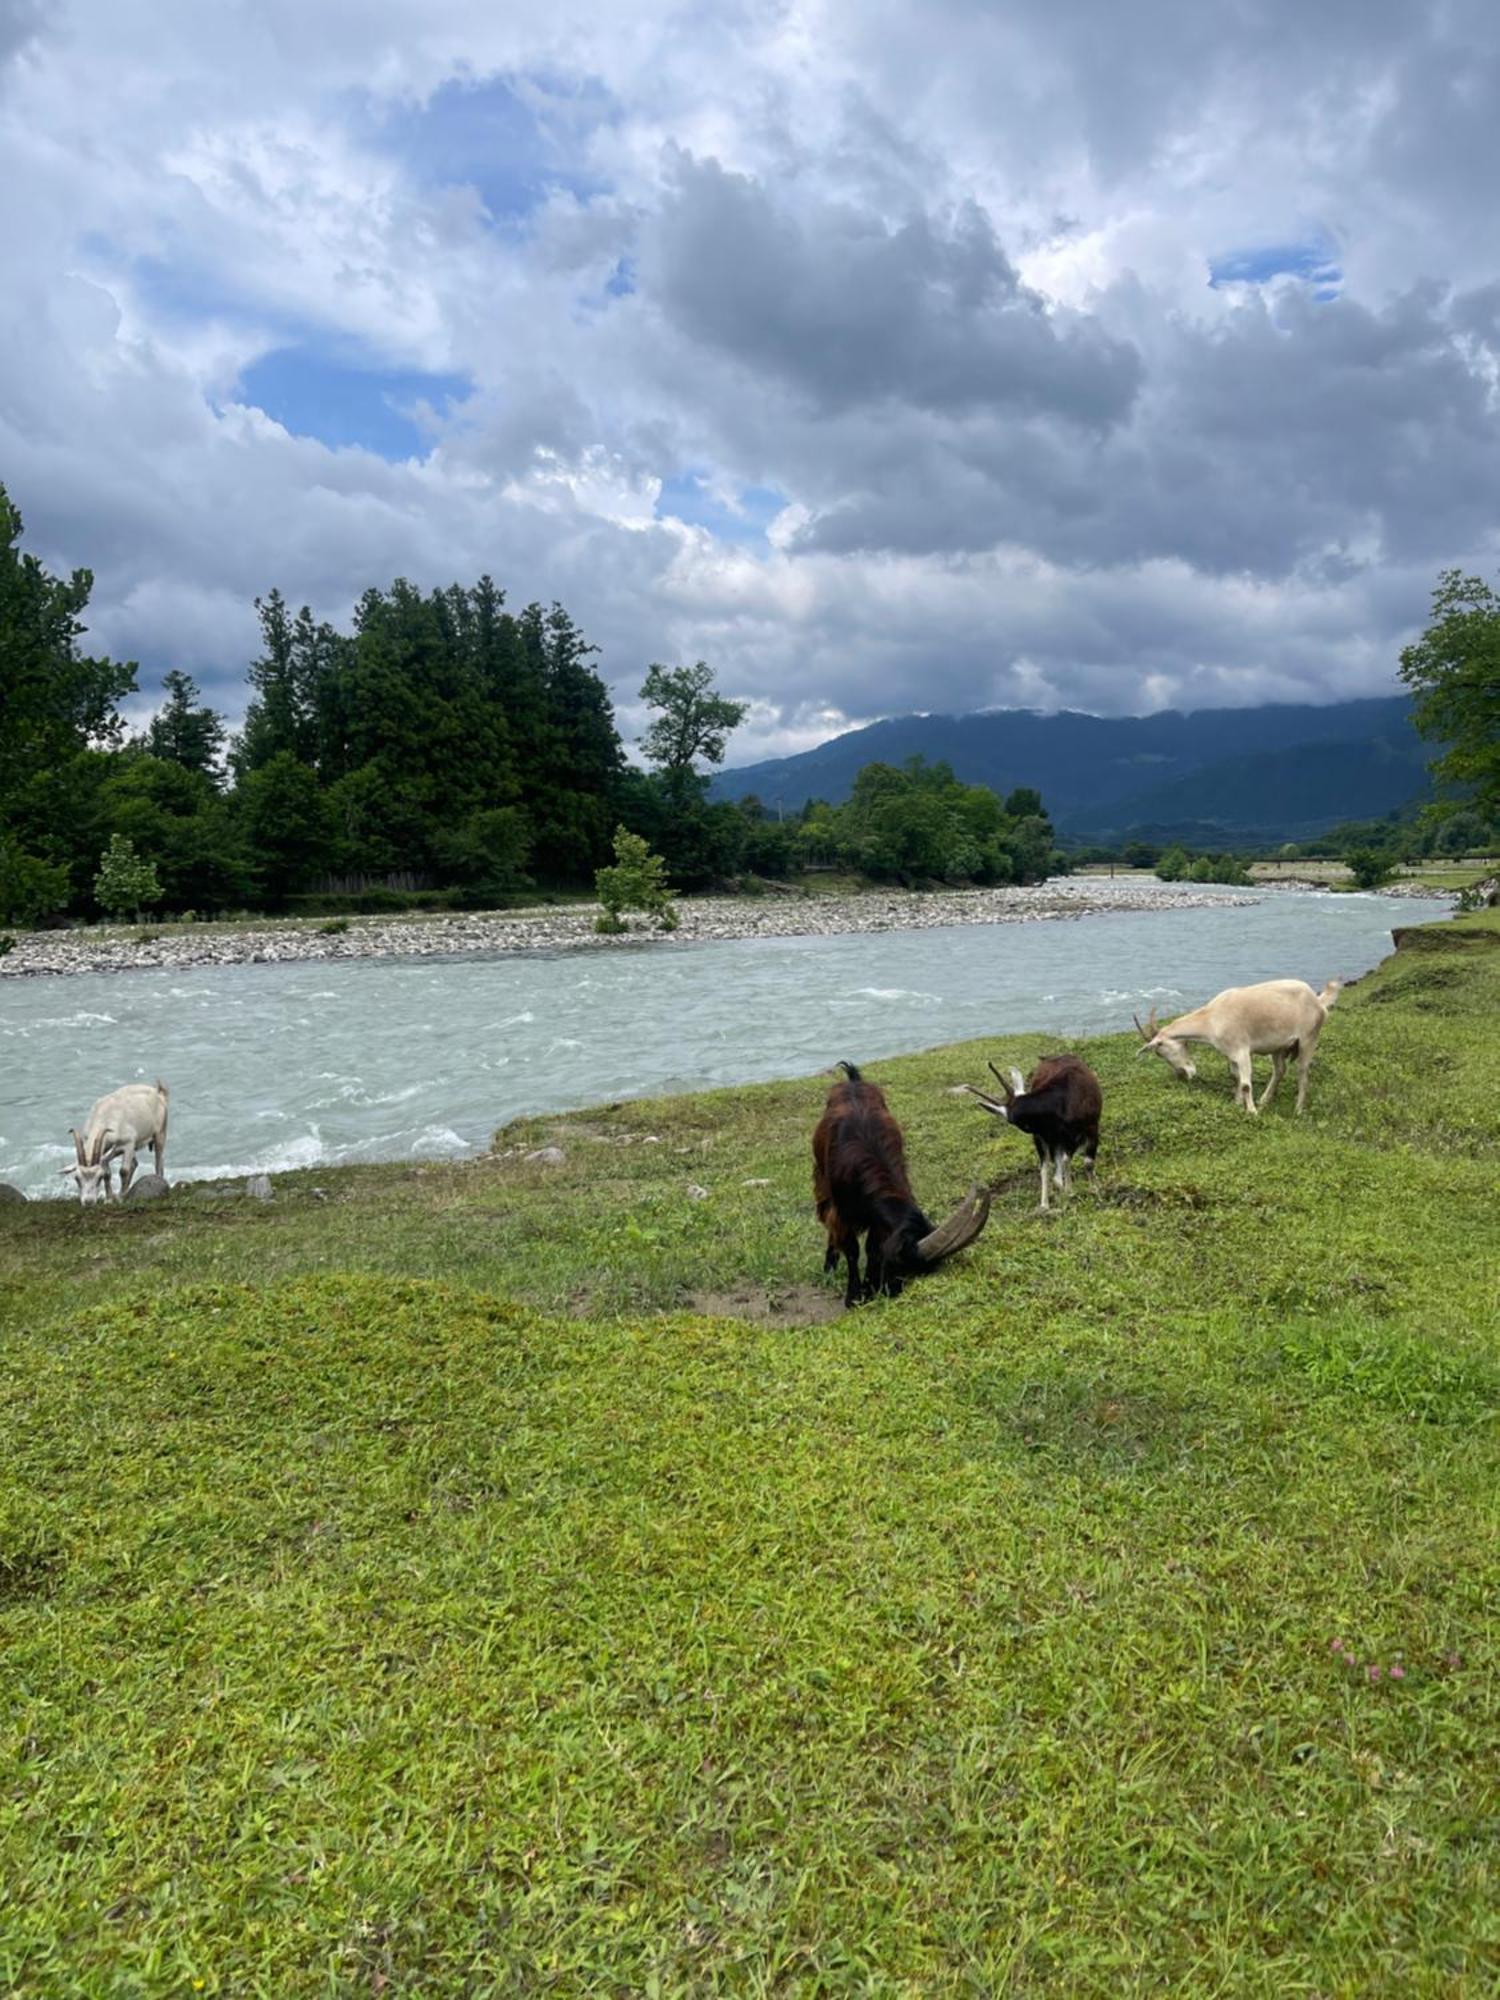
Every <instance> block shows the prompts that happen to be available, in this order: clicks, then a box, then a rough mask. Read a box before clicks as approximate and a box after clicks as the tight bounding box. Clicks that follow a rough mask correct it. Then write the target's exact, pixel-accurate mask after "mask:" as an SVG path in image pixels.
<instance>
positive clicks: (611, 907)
mask: <svg viewBox="0 0 1500 2000" xmlns="http://www.w3.org/2000/svg"><path fill="white" fill-rule="evenodd" d="M666 869H667V864H666V862H665V861H663V859H662V858H661V856H660V855H659V854H653V853H652V852H651V850H650V848H649V847H647V845H646V843H645V841H644V840H642V838H641V836H640V835H639V834H638V833H631V832H629V831H628V830H627V829H626V828H625V827H623V826H618V827H616V828H615V865H614V867H613V868H601V869H600V870H599V872H598V874H597V875H596V876H595V877H594V886H595V889H596V890H597V892H598V896H599V901H600V902H601V903H602V904H603V905H604V912H603V915H602V916H601V917H600V918H599V919H598V921H597V922H596V923H595V925H594V928H595V930H596V931H598V932H600V933H601V935H603V936H605V937H616V936H618V935H619V933H620V932H621V931H623V930H624V929H625V928H626V924H625V920H624V916H623V914H622V912H624V911H625V910H640V911H642V912H643V913H644V914H645V915H646V916H648V917H650V918H651V919H652V921H653V922H654V923H655V925H656V927H657V929H658V930H663V931H675V930H676V928H677V912H676V910H675V909H674V908H673V906H672V894H671V891H670V890H669V889H668V887H667V882H666Z"/></svg>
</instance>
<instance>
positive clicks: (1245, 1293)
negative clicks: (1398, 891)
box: [0, 918, 1500, 1996]
mask: <svg viewBox="0 0 1500 2000" xmlns="http://www.w3.org/2000/svg"><path fill="white" fill-rule="evenodd" d="M1424 940H1425V948H1424V949H1421V950H1414V951H1412V952H1410V953H1405V952H1403V953H1401V954H1398V955H1397V956H1396V957H1395V958H1393V959H1392V960H1390V961H1388V962H1387V964H1386V965H1385V966H1384V967H1383V968H1381V970H1380V971H1379V972H1377V973H1375V974H1374V975H1372V976H1371V977H1370V978H1368V979H1367V980H1365V981H1363V982H1361V983H1360V984H1359V986H1358V987H1356V988H1355V989H1353V990H1352V991H1351V992H1349V993H1348V994H1347V995H1346V996H1345V997H1344V999H1342V1000H1341V1002H1340V1004H1339V1008H1338V1010H1337V1012H1336V1013H1335V1015H1334V1017H1333V1020H1332V1022H1331V1023H1330V1026H1329V1029H1328V1031H1327V1033H1326V1034H1325V1036H1324V1038H1323V1042H1322V1046H1321V1049H1320V1053H1319V1057H1318V1061H1317V1064H1316V1066H1315V1068H1314V1072H1313V1084H1312V1101H1311V1106H1310V1109H1309V1113H1308V1115H1307V1116H1306V1117H1305V1118H1303V1119H1301V1120H1296V1119H1294V1118H1293V1117H1292V1115H1291V1102H1290V1092H1288V1093H1287V1094H1286V1097H1285V1100H1284V1101H1283V1102H1282V1103H1281V1104H1279V1105H1278V1106H1277V1107H1276V1108H1275V1110H1274V1111H1273V1112H1271V1113H1269V1114H1268V1115H1267V1116H1266V1117H1264V1118H1262V1119H1261V1120H1259V1121H1257V1122H1252V1121H1249V1120H1246V1119H1244V1118H1243V1117H1242V1116H1241V1115H1240V1114H1238V1113H1237V1112H1236V1110H1235V1108H1234V1106H1233V1103H1232V1101H1231V1098H1230V1095H1229V1088H1228V1082H1227V1078H1226V1076H1225V1073H1224V1070H1223V1067H1222V1065H1219V1064H1218V1063H1216V1062H1215V1060H1214V1059H1213V1058H1212V1057H1210V1058H1209V1059H1208V1060H1207V1062H1206V1063H1205V1065H1204V1070H1205V1076H1204V1079H1203V1080H1202V1081H1200V1083H1199V1084H1197V1085H1196V1086H1186V1085H1182V1084H1179V1083H1178V1082H1176V1081H1175V1080H1174V1079H1173V1078H1172V1077H1171V1076H1170V1075H1169V1074H1168V1073H1167V1071H1166V1070H1165V1068H1164V1067H1163V1066H1161V1065H1159V1064H1156V1063H1151V1062H1139V1061H1137V1060H1136V1059H1135V1055H1134V1049H1133V1046H1132V1041H1127V1040H1125V1039H1123V1038H1114V1039H1110V1040H1106V1041H1101V1042H1098V1043H1095V1044H1093V1045H1091V1047H1090V1051H1089V1053H1090V1055H1091V1059H1093V1060H1094V1061H1095V1062H1096V1066H1097V1067H1098V1069H1099V1071H1100V1073H1101V1076H1102V1077H1103V1080H1104V1084H1105V1091H1106V1118H1105V1136H1104V1146H1103V1150H1102V1154H1101V1167H1100V1173H1099V1186H1098V1188H1097V1189H1096V1190H1093V1191H1089V1190H1084V1191H1082V1192H1080V1193H1079V1195H1078V1196H1077V1197H1076V1198H1075V1201H1074V1204H1073V1206H1072V1208H1071V1209H1070V1210H1069V1211H1068V1212H1067V1213H1066V1214H1064V1215H1062V1216H1060V1217H1054V1218H1051V1219H1044V1218H1040V1217H1038V1216H1037V1215H1036V1213H1035V1208H1034V1205H1035V1190H1036V1181H1035V1174H1034V1172H1033V1170H1032V1167H1031V1164H1030V1149H1029V1147H1026V1146H1025V1145H1024V1143H1023V1142H1021V1141H1019V1140H1017V1139H1016V1138H1015V1137H1014V1135H1007V1134H1004V1133H999V1134H998V1135H997V1134H996V1133H995V1131H994V1129H993V1127H992V1126H991V1125H990V1124H989V1122H988V1121H986V1120H984V1119H983V1117H982V1115H981V1114H980V1113H978V1112H977V1111H975V1110H973V1109H971V1108H969V1107H967V1106H966V1104H965V1102H964V1101H963V1100H962V1099H961V1098H956V1097H953V1096H951V1095H949V1094H948V1090H949V1087H950V1086H951V1085H952V1084H954V1083H956V1082H958V1081H961V1080H963V1079H965V1078H974V1079H977V1078H978V1077H979V1076H980V1075H981V1074H982V1073H983V1059H984V1058H985V1057H987V1056H991V1055H993V1056H995V1057H996V1059H997V1060H998V1059H1001V1058H1002V1057H1003V1058H1005V1059H1007V1060H1017V1061H1021V1062H1026V1061H1028V1060H1030V1059H1032V1058H1034V1057H1035V1055H1036V1054H1037V1053H1038V1052H1039V1050H1040V1048H1041V1047H1042V1046H1043V1044H1042V1043H1041V1042H1040V1041H1039V1039H1038V1038H1036V1037H1032V1036H1028V1037H1025V1038H1011V1039H1009V1040H1007V1039H1004V1038H998V1039H997V1040H996V1041H995V1042H992V1043H986V1044H985V1045H984V1047H983V1048H982V1049H981V1048H979V1047H978V1046H970V1047H966V1048H962V1049H950V1050H940V1051H935V1052H932V1053H930V1054H927V1055H923V1056H918V1057H913V1058H910V1059H907V1060H903V1061H898V1062H891V1063H886V1064H880V1065H876V1066H873V1073H874V1074H875V1075H876V1076H877V1077H878V1079H879V1080H880V1081H881V1082H883V1083H884V1084H885V1085H886V1086H887V1088H888V1091H889V1093H890V1096H891V1100H892V1104H893V1107H894V1108H895V1109H896V1111H897V1113H898V1115H899V1116H900V1117H901V1118H902V1120H903V1122H904V1124H905V1126H906V1129H907V1134H908V1147H909V1153H910V1156H911V1159H912V1163H913V1169H914V1178H915V1180H916V1184H917V1190H918V1193H919V1194H920V1195H922V1196H923V1198H924V1200H925V1201H926V1202H927V1203H928V1205H929V1206H930V1207H931V1208H933V1209H943V1208H946V1207H947V1206H948V1205H949V1204H950V1203H951V1202H952V1201H953V1200H954V1199H956V1197H957V1196H958V1195H959V1194H960V1193H961V1192H962V1189H963V1187H964V1186H965V1185H966V1184H967V1181H968V1179H969V1178H970V1177H971V1175H972V1174H974V1173H976V1172H982V1173H986V1174H988V1175H989V1176H990V1177H991V1178H993V1179H994V1180H995V1181H996V1182H997V1183H998V1185H999V1192H998V1193H997V1195H996V1198H995V1204H994V1212H993V1216H992V1220H991V1223H990V1227H989V1230H988V1232H987V1233H986V1235H985V1236H984V1237H983V1238H982V1239H981V1240H980V1242H979V1244H978V1245H976V1246H975V1248H974V1249H973V1250H972V1251H971V1252H970V1253H968V1254H967V1255H966V1256H965V1257H963V1258H962V1259H960V1260H958V1261H957V1262H956V1263H955V1264H953V1265H952V1266H950V1267H948V1268H947V1269H946V1270H945V1271H943V1272H942V1273H940V1274H938V1275H937V1276H935V1277H933V1278H932V1279H930V1280H927V1281H925V1282H924V1283H922V1284H919V1285H917V1286H914V1287H912V1288H911V1289H910V1290H909V1291H908V1292H907V1294H906V1295H905V1296H904V1297H902V1298H901V1299H900V1300H898V1301H895V1302H890V1303H884V1304H880V1305H875V1306H871V1307H867V1308H864V1309H862V1310H860V1311H859V1312H857V1313H854V1314H851V1315H847V1316H845V1315H841V1314H836V1313H835V1314H834V1316H833V1317H828V1314H829V1313H830V1311H831V1310H832V1309H833V1308H835V1307H836V1305H837V1292H836V1290H834V1289H833V1287H832V1283H831V1281H825V1280H823V1279H822V1278H821V1276H820V1273H819V1265H820V1244H819V1241H818V1238H817V1233H816V1229H815V1226H814V1224H813V1222H812V1219H811V1216H810V1214H809V1212H808V1178H809V1164H808V1157H807V1142H808V1136H809V1134H810V1131H811V1127H812V1124H813V1122H814V1119H815V1117H816V1111H817V1106H818V1104H819V1102H820V1099H821V1094H822V1088H823V1086H822V1084H821V1082H820V1081H818V1080H811V1079H804V1080H800V1081H797V1082H792V1083H784V1084H777V1085H771V1086H767V1087H762V1088H755V1089H744V1090H736V1091H733V1092H724V1093H719V1094H717V1095H714V1096H706V1097H696V1098H680V1099H673V1100H667V1101H663V1102H659V1103H633V1104H629V1105H624V1106H619V1107H612V1108H602V1109H600V1110H597V1111H594V1112H591V1113H588V1114H584V1115H580V1116H579V1117H576V1118H569V1119H555V1120H541V1121H533V1122H530V1123H528V1124H526V1125H523V1126H518V1127H514V1128H511V1129H509V1130H507V1131H506V1132H505V1133H503V1134H501V1135H499V1136H498V1138H497V1151H496V1154H495V1156H494V1157H492V1158H490V1159H487V1160H484V1161H482V1162H476V1163H472V1164H468V1165H464V1166H449V1167H420V1166H405V1167H389V1168H371V1169H363V1170H348V1171H344V1172H338V1173H335V1172H330V1171H326V1170H325V1171H323V1172H321V1173H311V1174H306V1175H301V1176H291V1177H286V1178H283V1179H281V1180H279V1181H278V1183H277V1195H276V1199H275V1200H274V1201H272V1202H270V1203H268V1204H264V1205H261V1204H257V1203H253V1202H249V1201H235V1202H225V1201H221V1200H217V1199H215V1198H214V1197H213V1196H212V1195H210V1194H208V1193H202V1192H191V1191H183V1192H181V1193H179V1194H178V1195H175V1196H174V1197H173V1198H172V1199H171V1200H170V1201H169V1202H167V1203H165V1204H163V1205H161V1206H160V1207H158V1208H155V1209H145V1210H141V1211H139V1212H136V1211H118V1212H115V1211H110V1212H104V1213H99V1212H90V1213H88V1214H85V1213H83V1212H81V1211H79V1210H76V1209H70V1208H65V1207H62V1206H61V1205H46V1206H34V1207H31V1208H25V1209H17V1210H3V1211H0V1231H3V1235H0V1353H3V1373H0V1397H3V1406H0V1407H3V1418H0V1421H3V1437H4V1440H5V1445H6V1449H5V1452H4V1456H3V1464H0V1686H3V1690H4V1694H5V1700H4V1702H3V1704H0V1770H3V1772H4V1781H3V1785H0V1986H3V1987H4V1988H5V1989H6V1990H8V1991H16V1992H19V1993H23V1994H37V1995H47V1996H52V1995H66V1994H79V1995H84V1994H87V1995H91V1996H92V1995H96V1994H101V1993H110V1994H113V1993H121V1994H126V1993H130V1994H134V1993H142V1994H155V1993H178V1992H181V1993H192V1992H206V1993H222V1994H236V1995H238V1994H243V1993H257V1994H262V1993H263V1994H266V1995H278V1996H279V1995H287V1994H304V1993H305V1994H343V1993H349V1994H372V1993H375V1994H386V1995H395V1994H412V1995H424V1996H425V1995H432V1994H449V1993H465V1994H475V1995H478V1994H487V1993H490V1992H505V1993H509V1992H539V1993H560V1994H571V1993H582V1992H589V1993H596V1992H604V1993H619V1994H622V1995H623V1994H637V1993H650V1992H656V1993H661V1994H670V1993H705V1992H716V1991H724V1992H734V1993H759V1992H768V1993H769V1992H781V1991H785V1992H788V1993H792V1992H795V1993H798V1994H803V1993H813V1994H816V1993H855V1992H858V1993H881V1994H885V1993H889V1994H898V1993H919V1992H920V1993H924V1994H926V1993H946V1992H952V1993H955V1994H958V1993H966V1994H990V1993H1006V1992H1014V1993H1018V1994H1019V1993H1042V1992H1048V1993H1052V1992H1067V1993H1083V1994H1095V1993H1097V1994H1100V1995H1105V1994H1111V1995H1113V1994H1119V1993H1150V1992H1167V1991H1170V1992H1189V1993H1225V1994H1247V1993H1248V1994H1265V1995H1267V1996H1269V1995H1277V1996H1280V1995H1286V1994H1306V1995H1314V1994H1316V1995H1334V1994H1359V1995H1366V1994H1371V1993H1389V1994H1393V1995H1394V1994H1400V1995H1408V1994H1433V1995H1439V1994H1440V1995H1445V1996H1446V1995H1459V1994H1469V1993H1473V1994H1476V1995H1478V1994H1481V1993H1488V1992H1490V1991H1492V1990H1493V1988H1494V1982H1495V1979H1496V1976H1497V1972H1500V1918H1497V1917H1496V1914H1495V1912H1496V1911H1497V1909H1500V1893H1497V1892H1500V1881H1497V1865H1496V1864H1497V1846H1496V1840H1495V1827H1496V1806H1497V1787H1496V1780H1497V1775H1500V1768H1497V1739H1500V1731H1497V1722H1500V1715H1497V1709H1500V1702H1497V1674H1500V1647H1497V1637H1500V1634H1497V1629H1496V1615H1495V1606H1496V1603H1497V1601H1500V1597H1497V1593H1500V1535H1497V1510H1496V1474H1497V1471H1500V1440H1497V1437H1496V1428H1495V1413H1496V1409H1497V1406H1500V1329H1497V1324H1496V1294H1497V1281H1500V1268H1497V1266H1500V1259H1497V1251H1496V1230H1495V1212H1494V1200H1495V1188H1496V1167H1497V1161H1500V1035H1497V1031H1496V1022H1497V1020H1500V948H1497V947H1500V923H1497V921H1496V920H1495V919H1494V918H1486V919H1475V920H1471V921H1469V922H1467V923H1464V924H1461V925H1457V926H1451V927H1447V928H1446V929H1445V930H1444V931H1442V932H1441V933H1437V932H1427V933H1425V934H1424ZM1132 1039H1133V1038H1132ZM859 1053H860V1052H859V1051H858V1050H857V1049H849V1050H845V1049H843V1048H830V1050H829V1055H830V1058H832V1057H835V1056H839V1055H845V1054H847V1055H849V1056H851V1057H854V1058H856V1059H857V1058H858V1056H859ZM544 1146H557V1147H559V1148H561V1150H562V1152H563V1154H564V1158H563V1160H562V1161H561V1163H557V1164H548V1163H545V1162H538V1161H531V1160H528V1159H527V1158H526V1157H525V1155H526V1153H528V1152H530V1151H533V1150H535V1149H536V1148H539V1147H544ZM1335 1641H1338V1642H1342V1644H1341V1646H1340V1648H1339V1649H1338V1650H1335V1644H1334V1642H1335ZM1372 1669H1373V1670H1378V1672H1372ZM1393 1669H1394V1670H1395V1671H1394V1672H1393V1671H1392V1670H1393Z"/></svg>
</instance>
